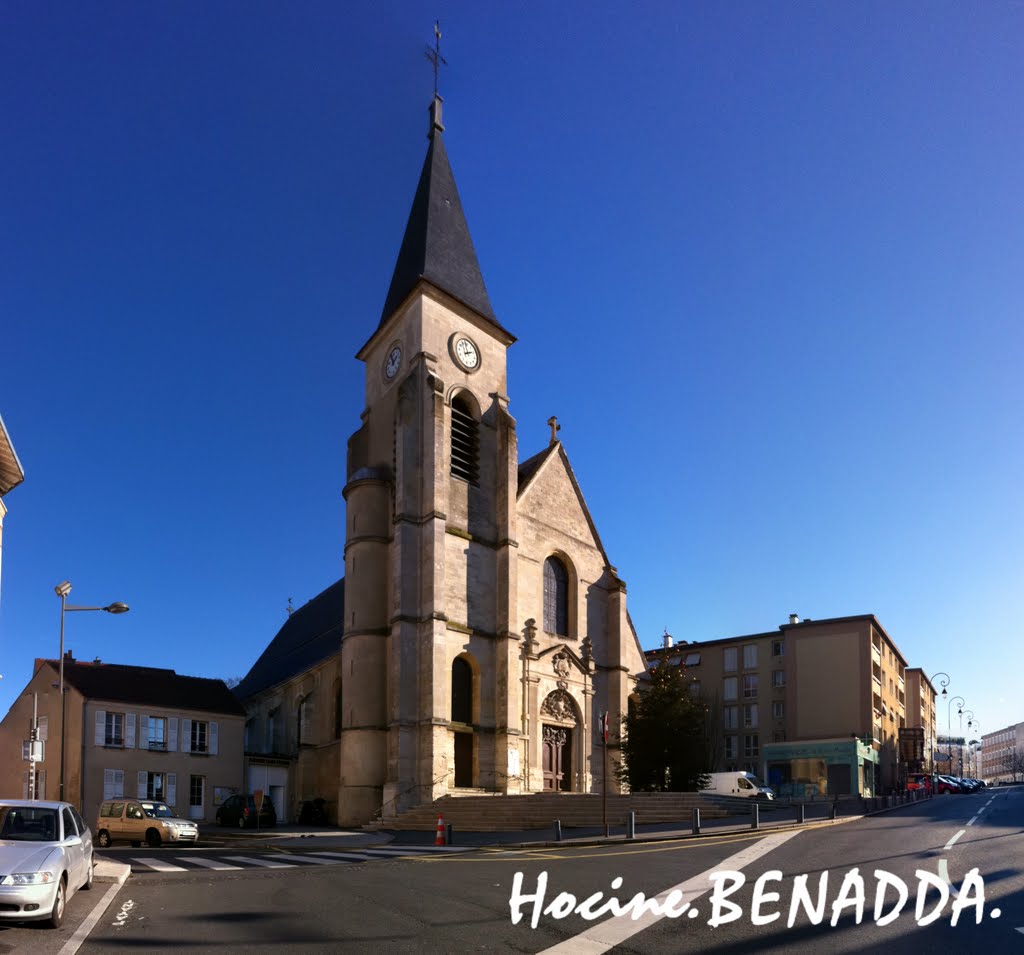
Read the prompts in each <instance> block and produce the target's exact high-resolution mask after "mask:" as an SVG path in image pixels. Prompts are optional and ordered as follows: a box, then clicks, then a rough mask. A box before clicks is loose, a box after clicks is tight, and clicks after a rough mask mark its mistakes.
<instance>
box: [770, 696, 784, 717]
mask: <svg viewBox="0 0 1024 955" xmlns="http://www.w3.org/2000/svg"><path fill="white" fill-rule="evenodd" d="M785 716H786V704H785V702H783V701H782V700H773V701H772V718H773V719H776V720H781V719H783V718H784V717H785Z"/></svg>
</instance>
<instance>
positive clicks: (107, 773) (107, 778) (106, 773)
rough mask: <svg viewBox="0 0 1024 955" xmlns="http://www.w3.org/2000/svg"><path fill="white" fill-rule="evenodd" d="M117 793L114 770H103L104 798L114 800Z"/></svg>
mask: <svg viewBox="0 0 1024 955" xmlns="http://www.w3.org/2000/svg"><path fill="white" fill-rule="evenodd" d="M116 795H117V793H115V792H114V770H112V769H105V770H103V798H104V799H113V798H114V796H116Z"/></svg>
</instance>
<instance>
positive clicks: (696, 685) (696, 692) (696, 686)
mask: <svg viewBox="0 0 1024 955" xmlns="http://www.w3.org/2000/svg"><path fill="white" fill-rule="evenodd" d="M690 696H692V697H693V698H694V699H697V698H698V697H699V696H700V680H694V681H693V682H692V683H691V684H690Z"/></svg>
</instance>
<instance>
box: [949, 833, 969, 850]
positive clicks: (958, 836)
mask: <svg viewBox="0 0 1024 955" xmlns="http://www.w3.org/2000/svg"><path fill="white" fill-rule="evenodd" d="M966 831H967V830H966V829H961V830H960V831H959V832H958V833H957V834H956V835H955V836H953V838H952V839H950V840H949V842H947V843H946V844H945V846H943V849H944V850H945V849H952V848H953V843H954V842H956V840H957V839H959V838H960V837H961V836H962V835H963V834H964V833H965V832H966Z"/></svg>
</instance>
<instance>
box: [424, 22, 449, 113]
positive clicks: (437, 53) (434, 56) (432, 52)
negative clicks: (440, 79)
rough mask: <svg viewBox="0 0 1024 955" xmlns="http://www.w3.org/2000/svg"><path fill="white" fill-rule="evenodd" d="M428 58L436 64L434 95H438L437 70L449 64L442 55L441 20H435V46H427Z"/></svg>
mask: <svg viewBox="0 0 1024 955" xmlns="http://www.w3.org/2000/svg"><path fill="white" fill-rule="evenodd" d="M424 56H426V58H427V59H428V60H430V62H431V63H432V64H433V65H434V95H435V96H437V71H438V69H439V68H440V66H441V64H442V63H443V64H444V65H445V66H447V65H448V61H447V60H446V59H445V58H444V57H443V56H441V21H440V20H435V21H434V48H433V49H431V48H430V47H429V46H428V47H427V50H426V53H425V54H424Z"/></svg>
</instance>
